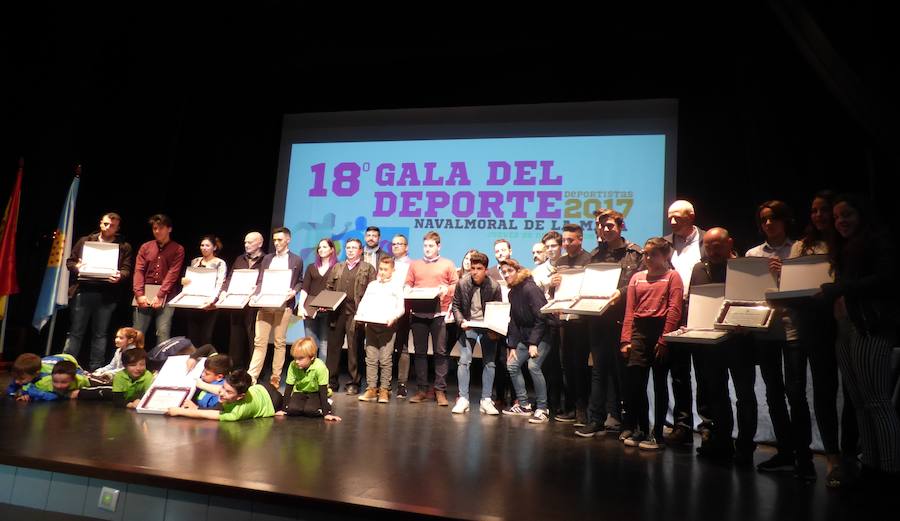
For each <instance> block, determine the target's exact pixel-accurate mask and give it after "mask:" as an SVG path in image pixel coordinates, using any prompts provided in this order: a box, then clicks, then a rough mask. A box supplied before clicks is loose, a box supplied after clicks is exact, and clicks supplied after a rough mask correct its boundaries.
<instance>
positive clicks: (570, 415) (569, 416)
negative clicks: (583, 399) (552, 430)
mask: <svg viewBox="0 0 900 521" xmlns="http://www.w3.org/2000/svg"><path fill="white" fill-rule="evenodd" d="M553 419H554V420H556V421H558V422H563V423H572V422H574V421H575V411H569V412H564V413H562V414H557V415H556V416H555V417H554V418H553Z"/></svg>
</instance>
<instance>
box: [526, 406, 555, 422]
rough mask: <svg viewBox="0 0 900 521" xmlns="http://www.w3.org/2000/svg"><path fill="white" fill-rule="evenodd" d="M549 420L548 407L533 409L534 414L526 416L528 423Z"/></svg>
mask: <svg viewBox="0 0 900 521" xmlns="http://www.w3.org/2000/svg"><path fill="white" fill-rule="evenodd" d="M548 421H550V411H549V410H548V409H535V411H534V415H532V416H531V418H528V423H547V422H548Z"/></svg>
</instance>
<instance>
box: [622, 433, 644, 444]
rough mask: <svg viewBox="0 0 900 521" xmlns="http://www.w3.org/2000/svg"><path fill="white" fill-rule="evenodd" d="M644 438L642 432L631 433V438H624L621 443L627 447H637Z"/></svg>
mask: <svg viewBox="0 0 900 521" xmlns="http://www.w3.org/2000/svg"><path fill="white" fill-rule="evenodd" d="M622 434H625V433H624V432H623V433H622ZM644 438H645V436H644V433H643V432H641V431H634V432H632V433H631V436H629V437H627V438H625V440H624V441H623V443H625V445H626V446H628V447H637V446H638V445H640V444H641V442H642V441H644Z"/></svg>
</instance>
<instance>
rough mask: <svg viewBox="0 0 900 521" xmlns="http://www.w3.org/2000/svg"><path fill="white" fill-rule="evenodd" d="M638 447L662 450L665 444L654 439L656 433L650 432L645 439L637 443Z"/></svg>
mask: <svg viewBox="0 0 900 521" xmlns="http://www.w3.org/2000/svg"><path fill="white" fill-rule="evenodd" d="M638 448H639V449H641V450H662V449H664V448H666V446H665V444H663V443H659V442H657V441H656V435H654V434H653V433H650V436H647V439H646V440H644V441H642V442H640V443H638Z"/></svg>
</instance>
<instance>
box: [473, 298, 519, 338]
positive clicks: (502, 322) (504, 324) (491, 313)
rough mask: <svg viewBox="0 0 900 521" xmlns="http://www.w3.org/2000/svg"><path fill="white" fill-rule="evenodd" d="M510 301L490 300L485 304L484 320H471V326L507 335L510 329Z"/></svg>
mask: <svg viewBox="0 0 900 521" xmlns="http://www.w3.org/2000/svg"><path fill="white" fill-rule="evenodd" d="M509 310H510V306H509V303H508V302H488V303H487V304H486V305H485V306H484V319H483V320H469V321H468V323H469V327H471V328H474V329H487V330H490V331H493V332H494V333H497V334H499V335H501V336H506V334H507V332H508V330H509Z"/></svg>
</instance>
